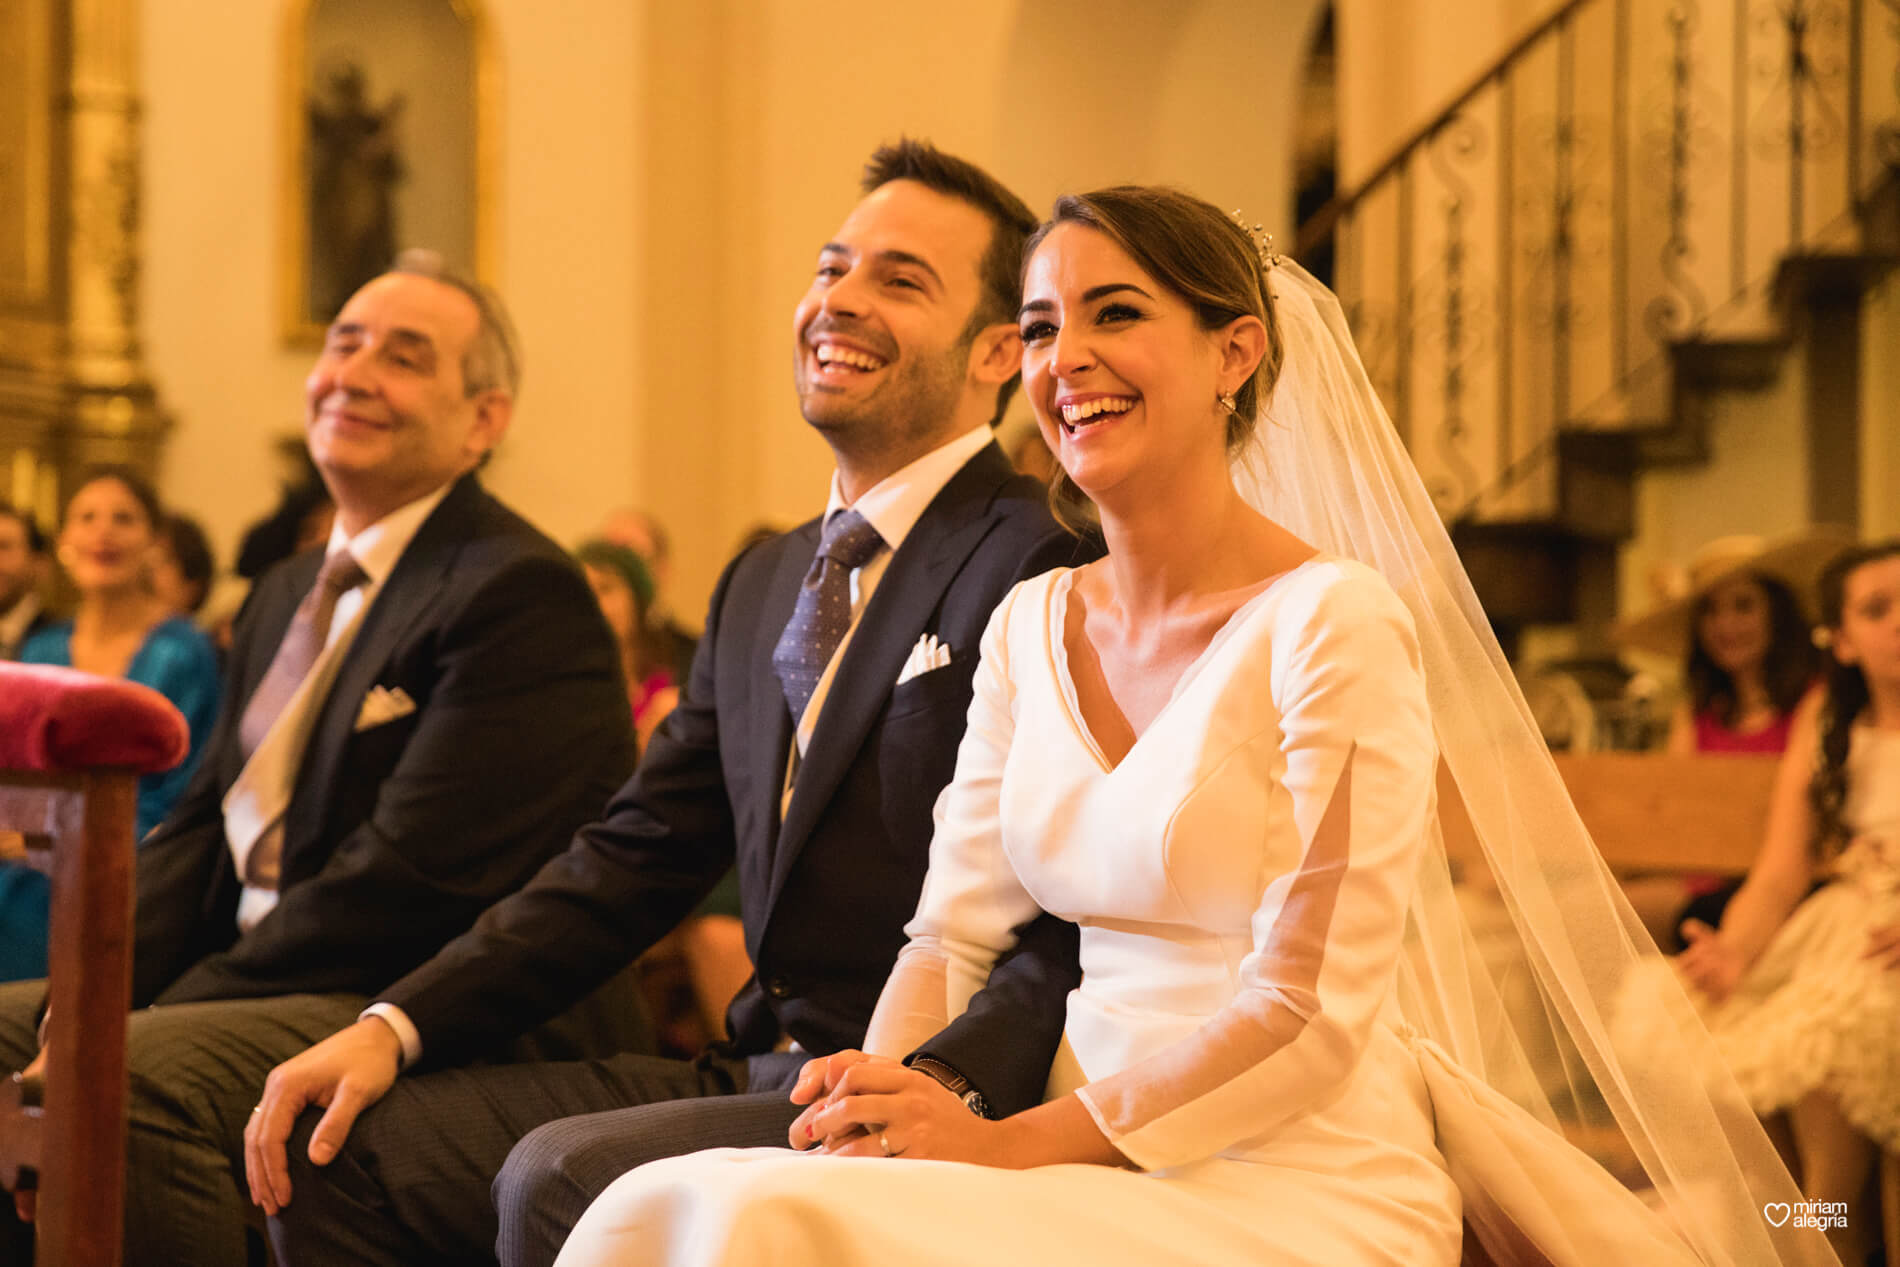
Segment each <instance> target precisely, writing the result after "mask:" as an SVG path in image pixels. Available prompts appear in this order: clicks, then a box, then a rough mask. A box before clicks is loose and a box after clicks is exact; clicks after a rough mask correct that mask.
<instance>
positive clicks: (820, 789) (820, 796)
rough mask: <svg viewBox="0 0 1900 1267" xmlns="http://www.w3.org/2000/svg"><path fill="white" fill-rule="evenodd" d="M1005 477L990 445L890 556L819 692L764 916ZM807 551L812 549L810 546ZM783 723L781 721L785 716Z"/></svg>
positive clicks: (976, 537) (986, 524) (986, 525)
mask: <svg viewBox="0 0 1900 1267" xmlns="http://www.w3.org/2000/svg"><path fill="white" fill-rule="evenodd" d="M1010 474H1011V468H1010V465H1009V460H1008V459H1007V458H1006V457H1004V456H1003V451H1002V450H1001V449H999V448H997V447H996V445H994V444H991V445H989V446H987V447H986V448H984V449H983V450H982V451H981V452H979V453H978V454H977V455H976V456H975V457H973V458H971V459H970V460H969V461H968V462H966V463H964V465H963V467H962V468H961V469H960V470H958V472H957V473H956V474H955V475H953V476H952V477H951V478H950V482H949V483H947V484H945V485H944V486H943V488H942V490H941V491H939V492H938V494H937V496H936V497H935V498H933V499H932V500H931V503H930V505H929V506H928V507H927V508H926V509H925V511H924V513H923V515H922V516H921V517H920V518H919V519H918V520H917V523H916V524H915V525H914V526H913V527H912V528H911V530H910V533H909V534H908V535H907V536H906V537H905V538H904V544H903V545H902V546H901V547H899V549H898V551H897V553H896V554H895V555H893V556H892V558H891V562H890V565H889V567H888V568H886V570H885V572H884V576H883V578H882V579H881V580H880V581H879V582H878V586H877V591H876V592H875V593H874V594H872V595H871V601H870V603H869V604H868V605H867V606H866V607H865V609H864V615H863V617H862V618H861V619H860V620H859V622H858V627H857V630H856V632H855V633H853V634H852V636H851V643H850V645H849V646H848V647H847V648H846V649H845V653H844V658H843V659H842V660H841V661H840V662H839V664H838V672H837V673H836V674H835V675H834V676H833V678H832V682H831V685H830V687H829V688H828V690H827V692H826V695H825V702H824V705H823V711H821V712H820V713H819V715H818V725H817V728H816V729H815V730H814V731H813V732H812V737H811V743H810V745H809V747H808V748H807V749H806V755H805V760H804V763H803V764H802V766H801V767H800V769H799V772H798V778H797V781H796V783H795V784H794V790H793V792H792V800H791V804H790V805H789V806H788V807H787V809H786V812H785V822H784V824H783V825H782V826H781V827H780V829H779V834H778V847H777V849H776V850H774V853H773V859H772V895H771V902H770V903H768V909H769V908H770V906H771V905H773V904H776V903H777V901H778V894H779V891H780V890H781V889H782V888H783V887H784V884H785V878H786V876H787V875H788V874H789V873H790V872H791V868H792V864H793V863H794V862H796V861H797V858H798V852H799V850H800V849H802V848H803V847H804V845H805V842H806V841H807V840H808V839H810V837H811V834H812V832H813V830H814V829H815V828H816V827H817V824H818V821H819V818H820V816H821V815H822V814H823V812H824V809H825V806H826V805H827V804H828V803H829V802H830V801H831V798H832V794H833V793H835V792H836V791H837V789H838V784H839V781H840V780H841V779H842V778H843V777H844V775H845V772H846V771H847V770H849V769H850V768H851V765H852V763H853V762H854V761H856V760H857V757H858V753H859V751H860V750H861V749H862V748H863V747H864V742H865V738H866V737H867V736H868V735H869V733H870V730H871V726H872V723H874V722H875V721H876V720H877V718H878V716H879V715H880V714H882V713H883V711H884V708H885V705H886V704H887V702H888V701H889V700H890V695H891V688H892V687H893V686H895V685H896V683H897V675H898V674H899V673H900V672H902V670H903V667H904V662H905V660H906V659H908V658H909V656H910V651H911V647H912V646H913V645H914V644H915V643H916V642H917V639H918V637H919V636H920V635H922V634H923V633H924V632H925V629H926V627H927V625H928V623H929V621H930V618H931V615H932V613H934V612H935V611H936V610H937V607H938V605H939V604H940V603H941V602H942V601H943V596H944V592H945V590H947V589H948V588H949V585H950V582H951V580H952V579H954V578H955V576H956V575H957V572H958V571H959V570H960V569H961V568H962V566H963V563H964V561H965V560H966V559H968V558H969V557H970V553H971V551H973V550H975V549H976V547H977V543H978V542H980V541H982V540H983V538H984V537H985V536H986V535H987V534H988V533H989V531H990V529H991V528H992V527H993V526H994V520H993V518H992V517H991V516H990V515H989V513H988V508H989V505H990V503H991V501H992V499H993V498H994V496H995V494H996V490H997V488H999V487H1000V486H1001V485H1002V484H1003V482H1004V481H1005V480H1007V479H1008V478H1009V476H1010ZM812 549H813V550H814V551H815V550H816V549H817V543H816V542H815V541H814V542H813V545H812ZM787 611H788V612H789V607H788V608H787ZM957 650H958V651H963V650H964V648H957ZM970 650H974V648H970ZM768 656H769V653H768ZM782 711H783V710H782ZM786 716H787V718H788V721H789V717H790V713H789V711H786ZM778 751H779V753H780V754H781V759H782V758H783V755H784V753H785V752H786V751H787V749H786V748H785V747H784V746H780V747H779V748H778ZM781 768H782V767H781ZM886 773H887V775H901V772H898V771H887V772H886Z"/></svg>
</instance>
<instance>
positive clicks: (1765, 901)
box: [1679, 541, 1900, 1262]
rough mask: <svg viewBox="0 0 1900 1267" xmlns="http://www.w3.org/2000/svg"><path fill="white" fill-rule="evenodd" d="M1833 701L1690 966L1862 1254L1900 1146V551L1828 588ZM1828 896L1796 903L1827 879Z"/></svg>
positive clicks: (1799, 741) (1846, 571)
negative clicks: (1886, 1170) (1886, 1172)
mask: <svg viewBox="0 0 1900 1267" xmlns="http://www.w3.org/2000/svg"><path fill="white" fill-rule="evenodd" d="M1821 610H1822V619H1823V622H1824V624H1825V625H1826V627H1827V631H1828V641H1829V642H1830V644H1831V645H1830V652H1831V654H1830V656H1829V660H1830V664H1829V669H1828V674H1827V679H1826V687H1825V689H1824V690H1821V691H1817V692H1815V693H1814V694H1813V695H1812V696H1811V697H1810V698H1809V699H1808V700H1807V701H1806V702H1805V703H1804V704H1803V705H1802V707H1801V709H1800V710H1799V711H1798V712H1797V714H1796V717H1795V723H1794V730H1793V735H1792V738H1791V739H1790V741H1789V747H1788V755H1787V757H1786V758H1784V760H1783V762H1782V765H1781V769H1780V772H1779V773H1778V775H1777V784H1776V788H1775V804H1774V808H1773V811H1772V813H1771V815H1770V823H1769V829H1768V834H1767V837H1766V838H1765V840H1764V841H1763V844H1762V849H1761V853H1760V855H1759V857H1757V859H1756V861H1755V864H1754V866H1753V867H1752V868H1750V870H1749V876H1748V880H1747V881H1746V882H1745V883H1744V884H1743V886H1742V888H1741V890H1740V891H1739V892H1738V893H1737V894H1736V895H1735V900H1734V901H1733V902H1731V903H1730V904H1729V907H1728V910H1727V911H1726V912H1725V913H1724V915H1723V918H1722V925H1721V927H1720V928H1719V929H1711V928H1709V927H1707V926H1706V925H1698V924H1695V923H1693V922H1691V924H1690V925H1689V926H1688V933H1689V937H1690V942H1691V944H1690V947H1689V949H1688V950H1687V951H1685V952H1684V953H1683V955H1682V956H1681V958H1680V961H1679V965H1680V967H1681V969H1682V971H1683V973H1684V975H1685V976H1687V978H1688V979H1689V980H1690V982H1691V983H1692V984H1693V985H1694V986H1695V987H1696V989H1697V992H1698V995H1699V998H1700V1002H1701V1004H1702V1007H1703V1009H1704V1016H1705V1017H1706V1019H1707V1021H1708V1024H1709V1028H1710V1029H1711V1030H1712V1031H1713V1032H1714V1034H1715V1042H1716V1046H1717V1048H1718V1050H1719V1051H1720V1052H1721V1055H1722V1059H1723V1061H1724V1062H1725V1063H1726V1064H1727V1066H1728V1067H1729V1069H1730V1070H1731V1071H1732V1072H1733V1073H1734V1075H1735V1078H1736V1081H1737V1082H1738V1083H1739V1084H1740V1085H1741V1088H1742V1091H1743V1092H1744V1094H1746V1095H1747V1097H1748V1101H1749V1104H1750V1105H1751V1106H1752V1107H1753V1108H1754V1110H1755V1111H1756V1112H1757V1113H1760V1114H1763V1115H1764V1116H1767V1115H1778V1114H1785V1115H1786V1122H1787V1126H1788V1129H1789V1133H1790V1135H1791V1137H1792V1141H1793V1145H1794V1149H1795V1152H1796V1155H1797V1156H1798V1157H1799V1159H1800V1162H1801V1170H1802V1187H1803V1189H1804V1190H1805V1193H1806V1195H1807V1197H1808V1198H1809V1199H1810V1200H1812V1201H1826V1202H1839V1203H1841V1205H1842V1206H1843V1207H1844V1208H1845V1209H1846V1211H1847V1221H1846V1226H1845V1227H1838V1228H1834V1229H1832V1231H1831V1233H1830V1235H1831V1237H1832V1239H1833V1240H1834V1243H1835V1248H1836V1249H1837V1250H1839V1251H1840V1253H1841V1257H1842V1258H1843V1259H1844V1260H1846V1261H1849V1262H1852V1261H1857V1260H1858V1259H1859V1258H1862V1257H1865V1255H1866V1253H1867V1251H1868V1250H1869V1249H1870V1248H1871V1247H1872V1243H1873V1229H1874V1228H1875V1227H1876V1226H1877V1225H1878V1223H1877V1219H1876V1215H1875V1211H1874V1210H1873V1209H1871V1208H1868V1207H1867V1206H1866V1203H1864V1202H1863V1201H1862V1199H1861V1198H1862V1193H1863V1191H1864V1189H1865V1188H1866V1186H1867V1181H1868V1178H1869V1177H1870V1175H1871V1174H1872V1172H1873V1168H1874V1165H1875V1163H1876V1147H1879V1148H1884V1149H1887V1150H1889V1151H1900V541H1888V542H1883V543H1881V544H1878V545H1870V546H1863V547H1859V548H1856V549H1853V550H1849V551H1847V552H1846V553H1845V554H1844V555H1842V557H1841V558H1840V559H1838V560H1836V562H1835V563H1834V564H1833V565H1831V566H1830V567H1829V568H1828V570H1827V572H1826V573H1825V574H1824V575H1823V577H1822V580H1821ZM1817 877H1819V878H1822V879H1825V880H1826V883H1825V884H1824V885H1823V886H1822V887H1821V888H1820V889H1819V890H1818V891H1817V892H1815V894H1814V895H1813V896H1812V897H1809V898H1807V900H1806V901H1802V898H1803V897H1804V896H1805V895H1806V894H1807V892H1808V889H1809V886H1810V885H1811V884H1812V882H1813V881H1814V879H1815V878H1817Z"/></svg>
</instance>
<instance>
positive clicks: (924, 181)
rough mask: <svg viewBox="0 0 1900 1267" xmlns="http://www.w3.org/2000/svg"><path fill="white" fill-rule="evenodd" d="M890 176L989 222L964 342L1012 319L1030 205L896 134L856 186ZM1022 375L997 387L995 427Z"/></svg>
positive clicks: (1019, 298) (1018, 303)
mask: <svg viewBox="0 0 1900 1267" xmlns="http://www.w3.org/2000/svg"><path fill="white" fill-rule="evenodd" d="M894 180H914V181H916V182H917V183H918V184H920V185H922V186H923V187H924V188H926V189H930V190H933V191H935V192H936V193H940V194H943V195H944V196H945V197H948V198H956V199H958V200H960V201H962V202H967V203H969V204H970V205H971V206H972V207H975V208H976V209H977V210H978V211H981V212H982V213H983V214H984V215H985V216H987V217H989V221H990V244H989V247H988V248H987V249H986V250H984V252H983V258H982V259H981V260H980V261H979V262H978V264H977V279H978V281H979V282H981V284H982V290H981V292H979V294H978V296H977V301H976V310H975V311H974V312H972V313H971V314H970V320H969V322H968V324H966V325H965V326H964V328H963V342H964V343H965V344H966V345H967V344H968V343H969V342H970V340H972V339H974V338H976V336H977V334H978V333H979V332H980V331H982V330H984V329H986V328H988V327H990V326H993V325H998V324H1001V323H1002V322H1005V321H1008V322H1012V323H1013V322H1014V321H1015V320H1016V310H1017V309H1018V308H1020V307H1022V303H1023V279H1022V260H1023V244H1024V243H1025V242H1027V241H1028V240H1029V235H1030V234H1032V233H1034V232H1035V231H1036V226H1037V224H1038V223H1039V222H1038V221H1037V219H1036V216H1035V213H1034V212H1032V211H1030V209H1029V204H1028V203H1026V202H1024V201H1023V200H1022V199H1021V198H1018V197H1017V196H1016V195H1015V194H1013V193H1011V192H1010V191H1009V187H1008V186H1006V185H1004V184H1003V182H1002V181H1000V180H998V179H996V177H994V176H992V175H990V174H989V173H988V172H986V171H984V170H983V169H982V168H981V167H978V166H977V165H976V164H975V163H972V162H970V161H969V160H968V159H962V158H958V157H957V156H956V155H954V154H946V153H944V152H943V151H942V150H940V149H938V148H937V147H936V146H934V145H932V144H931V143H930V142H929V141H915V140H912V139H911V138H910V137H907V136H906V137H899V138H898V139H897V140H896V141H895V142H893V143H892V144H890V145H882V146H879V147H878V149H877V151H876V152H875V153H873V154H872V155H871V157H870V160H869V161H868V162H866V163H865V165H864V179H863V181H862V182H861V188H862V189H863V191H864V192H865V193H866V194H869V193H871V192H872V191H874V190H876V189H879V188H881V187H883V186H885V185H888V184H890V183H891V182H892V181H894ZM1021 379H1022V375H1020V374H1015V375H1012V376H1011V377H1010V379H1009V381H1008V382H1006V383H1004V384H1003V385H1002V386H1001V387H999V388H997V389H996V413H995V415H994V416H993V417H991V419H990V425H991V426H992V427H994V426H995V425H996V424H997V423H999V422H1001V421H1002V419H1003V410H1004V408H1005V407H1006V406H1007V405H1008V404H1009V398H1010V395H1011V394H1012V393H1014V392H1015V390H1016V384H1017V383H1018V382H1019V381H1021Z"/></svg>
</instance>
